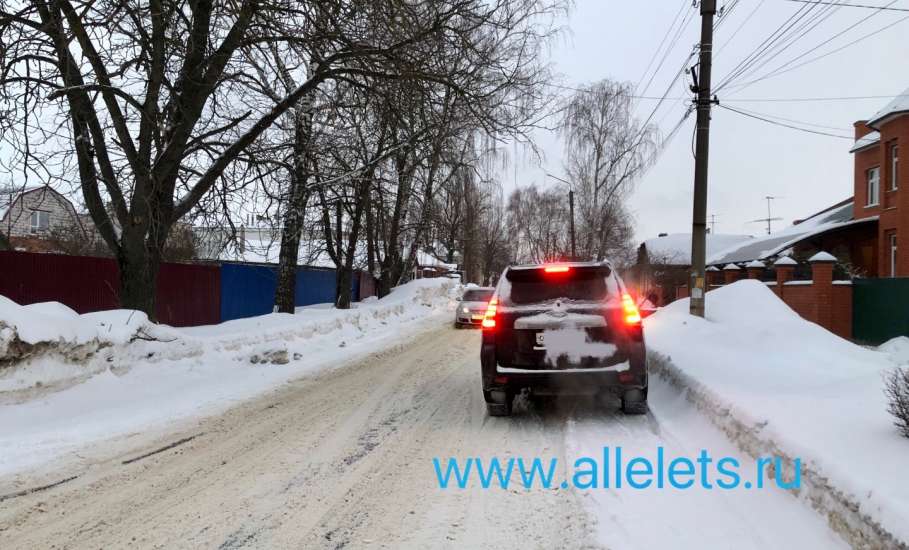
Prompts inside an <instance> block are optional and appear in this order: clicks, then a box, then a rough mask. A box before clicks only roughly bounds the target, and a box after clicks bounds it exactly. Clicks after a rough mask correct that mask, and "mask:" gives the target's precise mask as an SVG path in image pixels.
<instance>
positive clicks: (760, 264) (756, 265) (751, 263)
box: [745, 260, 764, 267]
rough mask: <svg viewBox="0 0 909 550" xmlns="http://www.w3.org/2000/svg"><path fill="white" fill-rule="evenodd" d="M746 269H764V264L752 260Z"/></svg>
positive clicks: (746, 265)
mask: <svg viewBox="0 0 909 550" xmlns="http://www.w3.org/2000/svg"><path fill="white" fill-rule="evenodd" d="M745 267H764V262H762V261H760V260H751V261H750V262H748V263H747V264H745Z"/></svg>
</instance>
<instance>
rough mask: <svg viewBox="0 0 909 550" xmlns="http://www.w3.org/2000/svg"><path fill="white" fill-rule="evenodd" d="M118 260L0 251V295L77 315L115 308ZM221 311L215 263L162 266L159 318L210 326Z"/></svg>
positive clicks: (118, 290) (118, 283)
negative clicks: (57, 304)
mask: <svg viewBox="0 0 909 550" xmlns="http://www.w3.org/2000/svg"><path fill="white" fill-rule="evenodd" d="M119 292H120V280H119V275H118V269H117V262H116V261H114V260H112V259H110V258H89V257H84V256H64V255H60V254H33V253H29V252H10V251H3V252H0V295H3V296H6V297H7V298H9V299H11V300H13V301H15V302H17V303H19V304H23V305H25V304H34V303H37V302H49V301H54V302H61V303H63V304H66V305H67V306H69V307H70V308H72V309H74V310H75V311H77V312H78V313H88V312H90V311H102V310H106V309H116V308H118V307H119V299H118V296H119ZM220 315H221V279H220V274H219V273H218V266H216V265H198V264H162V265H161V271H160V272H159V274H158V321H160V322H162V323H166V324H168V325H172V326H178V327H180V326H193V325H208V324H215V323H218V322H219V321H220Z"/></svg>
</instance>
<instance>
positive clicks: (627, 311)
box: [622, 292, 641, 325]
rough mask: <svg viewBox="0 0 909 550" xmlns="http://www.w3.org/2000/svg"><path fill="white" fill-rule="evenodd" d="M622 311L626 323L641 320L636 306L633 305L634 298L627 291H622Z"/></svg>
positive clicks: (634, 322) (633, 323)
mask: <svg viewBox="0 0 909 550" xmlns="http://www.w3.org/2000/svg"><path fill="white" fill-rule="evenodd" d="M622 312H623V313H624V317H625V324H626V325H635V324H637V323H640V322H641V312H640V311H638V306H636V305H634V300H633V299H632V298H631V295H630V294H628V293H627V292H625V293H622Z"/></svg>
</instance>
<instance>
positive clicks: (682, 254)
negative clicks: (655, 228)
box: [644, 233, 754, 265]
mask: <svg viewBox="0 0 909 550" xmlns="http://www.w3.org/2000/svg"><path fill="white" fill-rule="evenodd" d="M753 238H754V237H752V236H751V235H724V234H722V233H716V234H714V233H708V234H707V256H708V257H709V256H710V255H711V254H713V253H715V252H717V251H720V250H723V249H726V248H729V247H730V246H733V245H737V244H741V243H743V242H746V241H749V240H751V239H753ZM644 248H645V249H646V250H647V255H648V256H649V257H650V262H651V263H660V264H666V265H690V264H691V233H673V234H671V235H666V236H664V237H657V238H655V239H648V240H646V241H644Z"/></svg>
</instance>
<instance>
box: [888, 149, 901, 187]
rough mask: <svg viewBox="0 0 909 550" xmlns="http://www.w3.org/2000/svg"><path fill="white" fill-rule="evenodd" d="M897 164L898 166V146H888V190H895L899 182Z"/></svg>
mask: <svg viewBox="0 0 909 550" xmlns="http://www.w3.org/2000/svg"><path fill="white" fill-rule="evenodd" d="M899 166H900V147H899V145H897V144H895V143H894V144H893V145H891V146H890V190H891V191H896V189H897V187H898V186H899V184H898V183H897V181H898V180H897V177H898V176H899Z"/></svg>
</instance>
